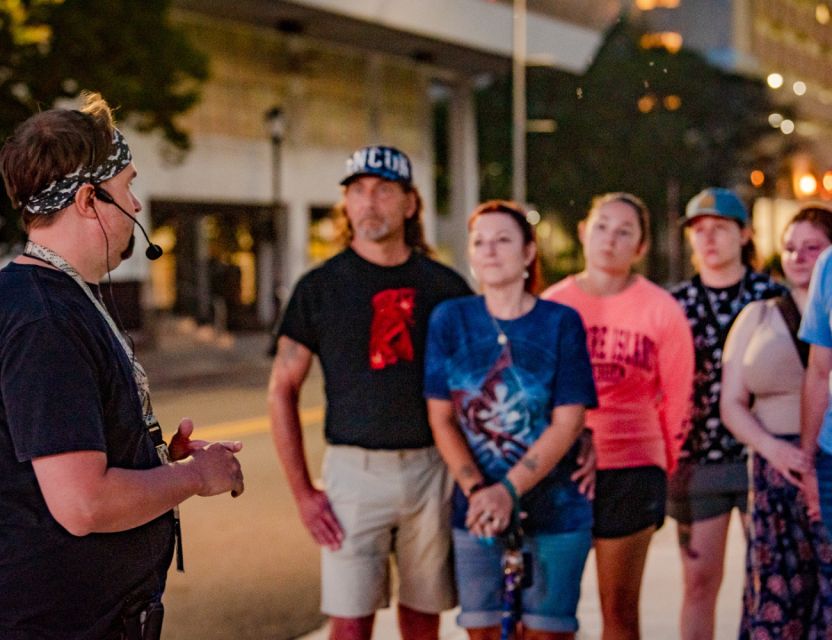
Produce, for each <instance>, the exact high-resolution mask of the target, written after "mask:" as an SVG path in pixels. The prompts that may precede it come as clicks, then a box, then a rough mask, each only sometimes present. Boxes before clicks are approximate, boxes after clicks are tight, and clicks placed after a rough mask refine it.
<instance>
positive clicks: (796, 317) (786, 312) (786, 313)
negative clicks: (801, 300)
mask: <svg viewBox="0 0 832 640" xmlns="http://www.w3.org/2000/svg"><path fill="white" fill-rule="evenodd" d="M775 304H776V305H777V308H778V309H780V313H781V315H782V316H783V320H785V321H786V326H787V327H788V328H789V334H790V335H791V337H792V342H794V346H795V348H796V349H797V353H798V355H799V356H800V362H802V363H803V368H804V369H805V368H806V366H807V365H808V364H809V345H808V344H807V343H806V342H803V340H801V339H800V338H798V337H797V331H798V329H799V328H800V310H799V309H798V308H797V305H796V304H795V302H794V298H792V296H791V294H790V293H784V294H783V295H782V296H780V297H779V298H777V301H776V302H775Z"/></svg>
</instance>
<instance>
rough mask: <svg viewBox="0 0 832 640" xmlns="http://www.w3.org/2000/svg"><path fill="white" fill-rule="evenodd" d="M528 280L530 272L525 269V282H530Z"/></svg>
mask: <svg viewBox="0 0 832 640" xmlns="http://www.w3.org/2000/svg"><path fill="white" fill-rule="evenodd" d="M528 279H529V270H528V269H523V280H528Z"/></svg>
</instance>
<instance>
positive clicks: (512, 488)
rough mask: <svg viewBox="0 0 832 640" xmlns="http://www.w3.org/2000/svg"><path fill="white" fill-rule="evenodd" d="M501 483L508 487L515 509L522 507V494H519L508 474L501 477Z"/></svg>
mask: <svg viewBox="0 0 832 640" xmlns="http://www.w3.org/2000/svg"><path fill="white" fill-rule="evenodd" d="M500 484H501V485H503V486H504V487H505V488H506V491H508V495H510V496H511V502H512V503H513V504H514V508H515V509H519V508H520V496H519V495H517V488H516V487H515V486H514V485H513V484H512V483H511V480H509V479H508V476H503V477H502V478H500Z"/></svg>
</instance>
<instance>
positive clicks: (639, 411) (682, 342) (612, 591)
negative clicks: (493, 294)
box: [542, 193, 694, 640]
mask: <svg viewBox="0 0 832 640" xmlns="http://www.w3.org/2000/svg"><path fill="white" fill-rule="evenodd" d="M649 229H650V223H649V214H648V211H647V207H646V206H645V205H644V203H643V202H642V201H641V200H640V199H639V198H637V197H635V196H633V195H630V194H628V193H608V194H605V195H602V196H598V197H596V198H595V199H594V200H593V203H592V207H591V209H590V211H589V214H588V216H587V217H586V219H585V220H583V221H582V222H581V223H580V224H579V226H578V235H579V237H580V240H581V243H582V245H583V252H584V259H585V262H586V266H585V268H584V270H583V271H581V272H580V273H578V274H576V275H574V276H569V277H567V278H565V279H564V280H562V281H561V282H559V283H557V284H555V285H553V286H552V287H550V288H549V289H547V290H546V291H545V292H544V293H543V296H542V297H543V298H545V299H547V300H554V301H556V302H560V303H562V304H566V305H569V306H571V307H573V308H574V309H576V310H577V311H578V313H580V315H581V318H582V319H583V322H584V326H585V327H586V332H587V344H588V347H589V355H590V359H591V360H592V367H593V373H594V377H595V385H596V388H597V391H598V408H597V409H593V410H589V411H587V414H586V425H587V427H588V428H589V429H591V430H592V434H593V441H594V443H595V448H596V452H597V461H598V465H597V466H598V473H597V480H596V487H595V502H594V509H593V510H594V519H595V524H594V529H593V534H594V538H595V542H594V544H595V557H596V564H597V568H598V589H599V592H600V598H601V612H602V615H603V621H604V631H603V636H602V637H603V639H604V640H611V639H612V638H615V639H616V640H621V639H623V638H639V637H640V636H639V613H638V606H639V592H640V589H641V579H642V575H643V573H644V564H645V560H646V558H647V548H648V545H649V544H650V539H651V537H652V535H653V533H654V532H655V531H656V530H657V529H658V528H659V527H661V525H662V523H663V521H664V516H665V497H666V494H667V475H668V473H669V472H670V471H672V470H673V468H674V466H675V464H676V459H677V457H678V455H679V450H680V449H681V446H682V443H683V441H684V436H685V434H686V430H687V427H688V419H689V413H690V400H691V392H692V385H693V371H694V351H693V339H692V337H691V332H690V328H689V326H688V323H687V320H686V319H685V315H684V313H683V312H682V310H681V308H680V307H679V305H678V303H677V302H676V301H675V300H674V299H673V297H672V296H671V295H670V294H669V293H667V292H666V291H664V290H663V289H661V288H660V287H658V286H657V285H655V284H653V283H651V282H650V281H649V280H647V279H645V278H644V277H642V276H640V275H639V274H637V273H635V272H634V271H633V268H634V266H635V265H636V264H637V263H638V262H639V261H640V260H641V259H642V258H643V257H644V255H645V254H646V253H647V250H648V247H649Z"/></svg>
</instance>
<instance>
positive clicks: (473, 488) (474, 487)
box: [462, 480, 488, 498]
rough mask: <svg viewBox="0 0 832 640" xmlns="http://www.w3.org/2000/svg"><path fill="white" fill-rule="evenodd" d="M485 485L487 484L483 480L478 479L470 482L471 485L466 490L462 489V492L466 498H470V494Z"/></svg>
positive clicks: (483, 487)
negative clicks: (472, 482)
mask: <svg viewBox="0 0 832 640" xmlns="http://www.w3.org/2000/svg"><path fill="white" fill-rule="evenodd" d="M486 486H488V485H486V484H485V480H480V481H478V482H475V483H474V484H472V485H471V487H470V488H469V489H468V490H467V491H463V492H462V493H463V494H465V497H466V498H470V497H471V496H472V495H474V494H475V493H476V492H477V491H479V490H480V489H485V487H486Z"/></svg>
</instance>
